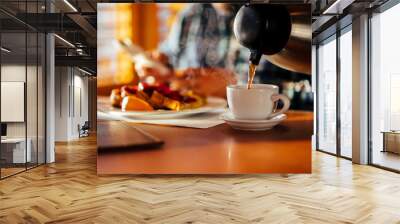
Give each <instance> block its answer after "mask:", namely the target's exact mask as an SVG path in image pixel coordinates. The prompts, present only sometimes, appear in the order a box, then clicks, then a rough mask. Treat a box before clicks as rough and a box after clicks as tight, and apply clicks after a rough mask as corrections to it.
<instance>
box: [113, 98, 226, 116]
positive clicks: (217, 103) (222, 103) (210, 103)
mask: <svg viewBox="0 0 400 224" xmlns="http://www.w3.org/2000/svg"><path fill="white" fill-rule="evenodd" d="M225 108H226V100H225V99H222V98H217V97H208V98H207V104H206V105H204V106H202V107H199V108H196V109H186V110H181V111H173V110H155V111H110V112H109V113H110V114H111V115H114V116H123V117H128V118H136V119H173V118H180V117H185V116H190V115H195V114H201V113H213V112H220V111H223V110H224V109H225Z"/></svg>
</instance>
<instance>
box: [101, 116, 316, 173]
mask: <svg viewBox="0 0 400 224" xmlns="http://www.w3.org/2000/svg"><path fill="white" fill-rule="evenodd" d="M312 119H313V115H312V113H310V112H290V113H288V119H287V120H286V121H284V122H283V123H281V124H280V125H278V126H276V127H275V128H274V129H272V130H269V131H262V132H249V131H238V130H234V129H232V128H231V127H230V126H228V125H226V124H222V125H218V126H215V127H213V128H208V129H193V128H182V127H169V126H159V125H145V124H131V123H130V124H129V125H134V126H135V127H138V128H140V129H142V130H144V131H146V132H149V133H151V134H152V135H154V136H156V137H158V138H160V139H162V140H164V141H165V144H164V145H163V146H161V147H159V148H155V149H134V150H125V151H116V152H112V153H110V152H107V153H103V152H99V153H98V157H97V172H98V174H100V175H105V174H244V173H310V172H311V135H312V129H313V122H312ZM98 122H109V121H98Z"/></svg>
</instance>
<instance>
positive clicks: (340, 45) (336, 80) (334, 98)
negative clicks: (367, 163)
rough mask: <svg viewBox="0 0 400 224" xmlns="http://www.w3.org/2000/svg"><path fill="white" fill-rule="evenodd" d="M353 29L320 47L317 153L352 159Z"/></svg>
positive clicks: (330, 38)
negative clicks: (321, 152)
mask: <svg viewBox="0 0 400 224" xmlns="http://www.w3.org/2000/svg"><path fill="white" fill-rule="evenodd" d="M351 48H352V34H351V25H349V26H347V27H346V28H344V29H342V30H340V31H338V32H337V33H336V34H335V35H333V36H331V37H329V38H327V39H326V40H324V41H322V42H320V43H319V44H318V45H317V54H316V57H317V60H316V62H317V66H316V67H317V106H316V111H317V149H318V150H319V151H323V152H327V153H329V154H333V155H338V156H341V157H344V158H347V159H350V158H351V157H352V155H351V154H352V148H351V141H352V138H351V136H352V134H351V133H352V125H351V124H352V101H351V99H352V66H351V64H352V50H351Z"/></svg>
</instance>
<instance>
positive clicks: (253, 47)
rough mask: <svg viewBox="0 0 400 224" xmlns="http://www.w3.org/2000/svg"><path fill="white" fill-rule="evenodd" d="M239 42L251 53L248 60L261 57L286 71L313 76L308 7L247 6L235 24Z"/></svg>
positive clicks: (234, 29)
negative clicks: (263, 56)
mask: <svg viewBox="0 0 400 224" xmlns="http://www.w3.org/2000/svg"><path fill="white" fill-rule="evenodd" d="M233 31H234V34H235V37H236V39H237V40H238V41H239V43H240V44H241V45H243V46H244V47H246V48H248V49H249V50H250V52H251V53H250V58H249V61H250V62H251V63H252V64H255V65H257V64H259V61H260V59H261V57H262V55H265V58H266V59H267V60H268V61H269V62H271V63H273V64H275V65H277V66H279V67H282V68H284V69H287V70H290V71H294V72H300V73H304V74H311V10H310V7H309V5H296V6H291V5H289V6H284V5H276V4H250V5H244V6H242V7H241V8H240V10H239V11H238V12H237V14H236V16H235V20H234V24H233Z"/></svg>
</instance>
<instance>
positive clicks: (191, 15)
mask: <svg viewBox="0 0 400 224" xmlns="http://www.w3.org/2000/svg"><path fill="white" fill-rule="evenodd" d="M234 16H235V13H231V14H229V15H221V14H219V13H218V12H217V11H216V10H215V9H214V8H213V6H212V5H211V4H192V5H190V6H189V7H188V8H186V9H185V10H184V11H182V13H180V14H179V15H178V18H177V21H176V22H175V24H174V26H173V27H172V30H171V31H170V33H169V35H168V38H167V40H166V41H165V42H164V43H162V44H161V46H160V51H161V52H164V53H166V54H167V55H168V56H169V57H170V58H171V63H172V65H173V66H174V67H176V68H180V69H183V68H188V67H223V68H227V69H231V70H233V71H235V73H236V74H237V75H238V77H237V79H238V81H239V82H240V83H245V82H246V81H247V71H248V59H249V55H250V51H249V50H248V49H247V48H245V47H242V46H240V45H239V43H238V42H237V41H236V38H235V36H234V34H233V19H234Z"/></svg>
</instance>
